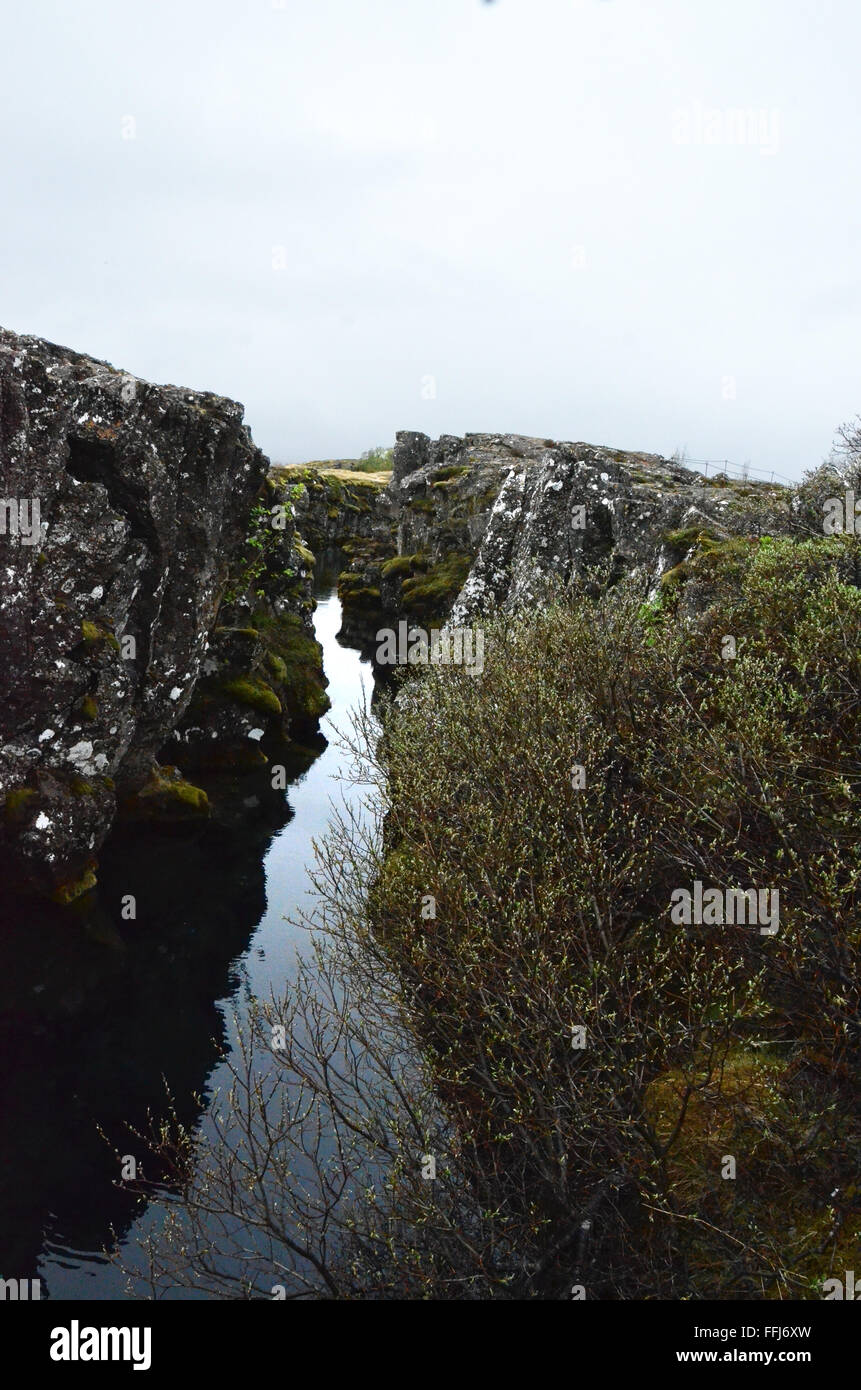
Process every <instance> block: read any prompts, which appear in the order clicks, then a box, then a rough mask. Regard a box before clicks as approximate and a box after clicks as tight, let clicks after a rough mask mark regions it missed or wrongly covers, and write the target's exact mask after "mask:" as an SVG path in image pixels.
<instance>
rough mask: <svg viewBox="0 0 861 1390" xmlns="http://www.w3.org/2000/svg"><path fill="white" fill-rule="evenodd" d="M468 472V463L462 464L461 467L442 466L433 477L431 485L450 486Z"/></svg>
mask: <svg viewBox="0 0 861 1390" xmlns="http://www.w3.org/2000/svg"><path fill="white" fill-rule="evenodd" d="M468 472H469V468H468V467H466V465H462V466H461V467H452V468H440V469H438V470H437V472H436V473H434V475H433V477H432V479H431V487H446V486H450V485H451V484H452V483H456V482H457V481H458V479H459V478H463V477H465V475H466V474H467V473H468Z"/></svg>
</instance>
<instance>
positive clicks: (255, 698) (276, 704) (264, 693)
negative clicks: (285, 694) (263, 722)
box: [221, 676, 281, 714]
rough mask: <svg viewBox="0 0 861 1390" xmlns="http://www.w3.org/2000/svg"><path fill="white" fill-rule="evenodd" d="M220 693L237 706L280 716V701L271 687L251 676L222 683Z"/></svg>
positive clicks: (238, 677) (239, 677)
mask: <svg viewBox="0 0 861 1390" xmlns="http://www.w3.org/2000/svg"><path fill="white" fill-rule="evenodd" d="M221 693H222V694H223V695H226V696H228V697H229V698H230V699H231V700H233V701H234V702H235V703H236V704H237V705H247V706H248V707H249V709H256V710H259V711H260V712H261V714H281V701H280V700H279V699H278V696H277V695H276V694H275V691H274V690H273V689H272V686H271V685H267V683H266V681H262V680H259V679H258V678H257V677H253V676H237V677H235V678H234V679H233V680H228V681H224V682H223V684H222V685H221Z"/></svg>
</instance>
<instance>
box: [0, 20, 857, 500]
mask: <svg viewBox="0 0 861 1390" xmlns="http://www.w3.org/2000/svg"><path fill="white" fill-rule="evenodd" d="M4 9H5V13H4V16H3V42H2V51H0V110H2V122H3V125H2V131H3V136H2V143H3V164H2V181H0V188H2V192H0V198H2V201H3V216H2V218H0V284H2V299H0V321H2V322H3V323H4V325H5V326H6V327H9V328H13V329H16V330H17V331H19V332H29V333H36V334H39V335H41V336H44V337H47V338H51V339H53V340H54V341H57V342H61V343H65V344H67V345H69V346H71V347H74V348H77V349H79V350H81V351H86V352H89V353H91V354H93V355H94V356H97V357H104V358H107V359H108V360H109V361H112V362H113V363H115V365H117V366H119V367H123V368H125V369H127V370H129V371H132V372H135V373H136V374H138V375H140V376H145V377H149V378H152V379H154V380H157V381H172V382H176V383H178V384H181V385H186V386H193V387H199V388H206V389H210V390H215V391H219V392H223V393H224V394H226V395H230V396H233V397H236V398H237V399H239V400H241V401H243V402H244V403H245V406H246V419H247V421H248V423H249V424H250V425H251V427H252V430H253V432H254V436H255V439H256V440H257V442H258V443H259V444H260V445H261V446H262V447H263V448H264V449H265V450H266V452H267V453H269V454H270V455H271V456H272V457H273V458H274V459H279V460H298V459H303V458H317V457H335V456H349V455H354V454H357V453H359V452H361V451H362V450H363V449H366V448H368V447H369V446H371V445H373V444H378V443H380V444H388V443H390V442H391V441H392V439H393V437H394V432H395V431H396V430H397V429H422V430H426V431H427V432H428V433H431V434H434V435H436V434H439V433H455V434H461V433H463V432H465V431H478V430H491V431H496V430H499V431H509V430H511V431H517V432H519V433H524V434H537V435H548V436H552V437H554V438H558V439H575V440H576V439H585V440H589V441H591V442H593V443H607V444H614V445H617V446H620V447H628V448H641V449H647V450H652V451H655V452H660V453H669V452H671V451H672V450H673V449H674V448H677V447H682V446H687V448H688V451H689V453H690V454H691V455H692V456H693V457H695V458H725V457H726V458H730V459H733V460H737V461H738V462H743V461H744V460H745V459H746V458H749V459H750V461H751V463H752V464H753V465H754V466H758V467H763V468H768V469H771V468H774V469H777V470H778V471H779V472H782V473H784V474H786V475H788V476H790V477H793V476H799V475H800V473H801V471H802V470H803V469H804V468H805V467H807V466H809V465H812V464H815V463H817V462H818V461H819V460H820V459H821V458H822V457H823V456H824V455H825V453H826V452H827V451H828V448H829V446H830V443H831V439H832V436H833V433H834V429H835V427H836V426H837V425H838V424H839V423H840V422H841V421H843V420H845V419H847V418H850V417H852V416H853V415H855V414H856V413H858V412H859V411H861V353H859V347H861V183H859V178H858V149H859V134H861V131H859V127H861V117H859V109H858V95H857V66H858V54H859V51H861V5H859V4H858V0H720V3H719V4H718V3H707V0H496V2H495V3H493V4H486V3H482V0H275V3H273V0H136V3H127V0H26V3H24V4H14V5H13V4H12V3H11V0H7V3H6V5H5V7H4ZM734 112H736V113H738V112H747V113H750V114H749V116H746V117H745V119H744V120H743V121H741V120H740V119H739V117H738V115H737V114H733V113H734ZM124 137H125V138H124ZM129 137H132V138H129Z"/></svg>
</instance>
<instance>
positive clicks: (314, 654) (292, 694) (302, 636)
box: [267, 614, 330, 727]
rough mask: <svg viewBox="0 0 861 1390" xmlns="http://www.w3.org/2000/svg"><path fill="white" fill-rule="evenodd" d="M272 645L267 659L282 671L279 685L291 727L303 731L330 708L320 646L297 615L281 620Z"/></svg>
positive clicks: (272, 634) (272, 639) (289, 615)
mask: <svg viewBox="0 0 861 1390" xmlns="http://www.w3.org/2000/svg"><path fill="white" fill-rule="evenodd" d="M270 641H271V647H270V653H269V657H268V658H267V659H268V660H272V661H275V662H277V663H278V664H279V665H280V666H281V667H283V671H284V674H283V676H282V677H280V678H279V682H278V685H279V689H280V691H281V698H282V700H283V702H284V706H285V708H286V710H287V713H288V714H289V716H290V720H291V723H295V724H297V725H299V726H300V727H307V726H309V725H312V724H315V723H316V721H317V720H318V719H319V718H320V717H321V715H323V714H325V713H326V710H327V709H328V708H329V705H330V700H329V697H328V695H327V694H326V678H325V676H324V674H323V656H322V652H321V650H320V647H319V645H318V643H317V642H316V641H315V640H314V638H313V637H310V636H309V635H308V633H307V631H306V629H305V628H304V626H303V624H302V622H301V619H299V618H298V617H296V616H295V615H294V614H287V615H286V616H284V617H282V618H280V619H279V620H278V623H277V625H276V626H275V628H274V630H273V631H272V633H271V634H270Z"/></svg>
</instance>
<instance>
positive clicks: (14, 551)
mask: <svg viewBox="0 0 861 1390" xmlns="http://www.w3.org/2000/svg"><path fill="white" fill-rule="evenodd" d="M242 415H243V411H242V407H241V406H240V405H238V404H236V403H235V402H233V401H229V400H225V399H223V398H221V397H218V396H214V395H209V394H206V393H199V392H193V391H186V390H180V389H178V388H176V387H173V386H155V385H152V384H151V383H149V382H145V381H141V380H139V379H137V378H135V377H132V376H129V375H127V374H123V373H121V372H119V371H117V370H115V369H114V368H113V367H111V366H110V365H108V364H107V363H105V362H98V361H95V360H93V359H91V358H89V357H85V356H82V355H80V354H78V353H75V352H71V351H69V350H68V349H65V348H61V347H57V346H55V345H53V344H51V343H47V342H44V341H42V340H40V339H37V338H30V337H19V336H17V335H15V334H13V333H10V332H8V331H5V330H0V492H2V499H3V501H4V510H3V514H2V517H0V525H1V526H2V532H0V633H2V645H3V661H2V663H0V800H2V805H3V817H2V824H0V867H2V870H3V873H4V877H5V881H6V882H7V884H10V883H11V884H16V885H20V886H25V885H28V886H37V885H38V886H40V887H45V886H46V885H47V886H48V887H49V888H51V889H52V890H53V891H54V893H55V894H56V895H57V896H58V897H59V898H60V899H61V900H67V899H70V898H72V897H74V896H75V895H76V893H78V892H79V891H81V889H82V888H85V887H86V886H88V884H89V883H90V882H91V881H92V869H93V866H94V862H95V856H96V854H97V851H98V849H99V846H100V845H101V843H102V841H103V840H104V838H105V835H106V834H107V832H108V830H109V828H110V826H111V823H112V821H113V819H114V815H115V812H116V807H117V802H118V800H122V799H123V798H125V797H127V796H129V795H132V794H134V793H135V792H136V791H138V790H140V789H141V788H142V787H143V786H144V785H145V784H146V782H147V780H148V778H150V777H151V774H152V771H153V767H154V763H155V758H156V754H157V751H158V749H159V748H160V747H161V746H162V744H163V743H164V742H165V740H166V738H167V737H168V735H169V734H170V733H171V731H172V730H173V728H174V727H175V726H176V724H177V723H178V722H179V721H180V720H181V718H182V716H183V713H184V711H185V709H186V707H187V705H188V703H189V701H190V699H191V696H192V692H193V689H194V685H195V681H196V679H197V677H198V674H199V672H200V669H201V664H202V662H203V659H204V655H205V651H206V646H207V639H208V636H209V633H210V630H211V628H212V626H213V622H214V619H215V616H216V612H217V609H218V606H219V602H220V598H221V593H222V588H223V586H224V583H225V578H226V576H227V572H228V567H229V564H230V561H231V557H232V556H233V555H234V553H235V552H236V550H237V547H238V545H239V544H240V542H241V540H242V538H243V537H244V535H245V533H246V527H247V518H248V514H249V511H250V509H251V506H252V504H253V502H254V499H255V497H256V496H257V495H258V494H259V493H260V490H261V487H262V485H263V483H264V479H265V475H266V469H267V461H266V459H265V458H264V456H263V454H262V453H261V452H260V450H259V449H257V448H256V447H255V446H254V444H253V442H252V440H251V437H250V434H249V432H248V430H247V429H246V428H245V427H244V425H243V423H242ZM36 515H38V524H35V525H33V524H32V522H33V518H34V517H35V516H36Z"/></svg>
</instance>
